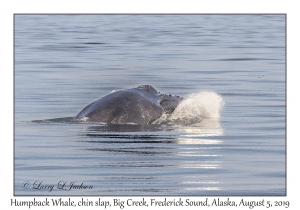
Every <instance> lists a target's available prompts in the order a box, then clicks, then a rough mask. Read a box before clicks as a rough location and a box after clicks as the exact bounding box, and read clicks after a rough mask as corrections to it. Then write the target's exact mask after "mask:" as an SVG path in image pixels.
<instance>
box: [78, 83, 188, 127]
mask: <svg viewBox="0 0 300 210" xmlns="http://www.w3.org/2000/svg"><path fill="white" fill-rule="evenodd" d="M182 100H183V98H182V97H179V96H172V95H166V94H162V93H160V92H158V91H157V90H156V89H155V88H153V87H152V86H151V85H140V86H138V87H136V88H131V89H122V90H118V91H113V92H111V93H109V94H107V95H105V96H103V97H102V98H100V99H98V100H96V101H94V102H92V103H91V104H89V105H87V106H86V107H85V108H83V109H82V110H81V111H80V112H79V113H78V115H77V116H76V117H75V120H77V121H87V122H99V123H105V124H139V125H145V124H151V123H152V122H154V121H155V120H156V119H158V118H160V117H161V116H162V115H163V114H171V113H172V112H173V111H174V110H175V109H176V107H177V106H178V105H179V103H180V102H181V101H182Z"/></svg>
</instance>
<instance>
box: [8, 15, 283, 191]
mask: <svg viewBox="0 0 300 210" xmlns="http://www.w3.org/2000/svg"><path fill="white" fill-rule="evenodd" d="M14 31H15V37H14V39H15V43H14V46H15V52H14V53H15V54H14V58H15V71H14V77H15V80H14V84H15V95H14V99H15V116H14V117H15V139H14V147H15V149H14V179H15V182H14V193H15V195H182V196H184V195H199V196H200V195H215V196H218V195H228V196H230V195H285V194H286V162H285V160H286V112H285V111H286V78H285V74H286V69H285V15H15V28H14ZM142 84H149V85H152V86H153V87H154V88H156V89H157V90H158V91H160V92H163V93H166V94H174V95H180V96H182V97H184V98H185V100H184V104H183V105H182V107H181V109H180V110H179V111H178V113H177V115H176V116H174V117H175V118H177V119H181V121H180V122H179V123H173V124H170V123H169V124H165V123H157V124H155V125H147V126H140V125H114V126H109V125H100V124H97V123H75V122H72V121H71V120H70V119H71V118H72V117H74V116H76V115H77V113H78V112H79V111H80V110H81V109H82V108H83V107H85V106H86V105H87V104H89V103H91V102H92V101H94V100H96V99H98V98H100V97H101V96H103V95H105V94H107V93H109V92H111V91H113V90H118V89H122V88H132V87H136V86H138V85H142ZM197 117H201V118H202V119H203V120H202V121H201V122H200V121H199V120H198V121H197V119H199V118H197ZM71 182H75V184H76V185H81V183H83V185H84V186H92V188H91V189H71V190H66V189H67V188H68V187H70V183H71ZM59 183H60V186H62V183H66V184H65V186H64V187H62V188H65V190H63V189H58V188H57V186H58V184H59ZM52 185H53V186H54V188H53V189H52V190H50V188H51V186H52ZM35 188H39V189H35Z"/></svg>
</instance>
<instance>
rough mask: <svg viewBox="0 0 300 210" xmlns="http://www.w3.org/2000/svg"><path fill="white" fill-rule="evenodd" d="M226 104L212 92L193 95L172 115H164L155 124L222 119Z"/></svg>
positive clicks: (191, 122)
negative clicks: (221, 114)
mask: <svg viewBox="0 0 300 210" xmlns="http://www.w3.org/2000/svg"><path fill="white" fill-rule="evenodd" d="M224 104H225V102H224V100H223V99H222V97H221V96H220V95H218V94H217V93H215V92H212V91H201V92H199V93H193V94H191V95H189V96H188V97H187V98H186V99H184V100H183V101H182V102H181V103H180V104H179V106H178V107H177V108H176V109H175V111H174V112H173V113H172V114H171V115H163V116H162V117H160V118H159V119H158V120H156V121H155V122H154V123H155V124H164V123H168V124H183V125H190V124H194V123H199V122H201V121H202V119H204V118H216V119H218V118H220V111H221V110H222V108H223V106H224Z"/></svg>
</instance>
